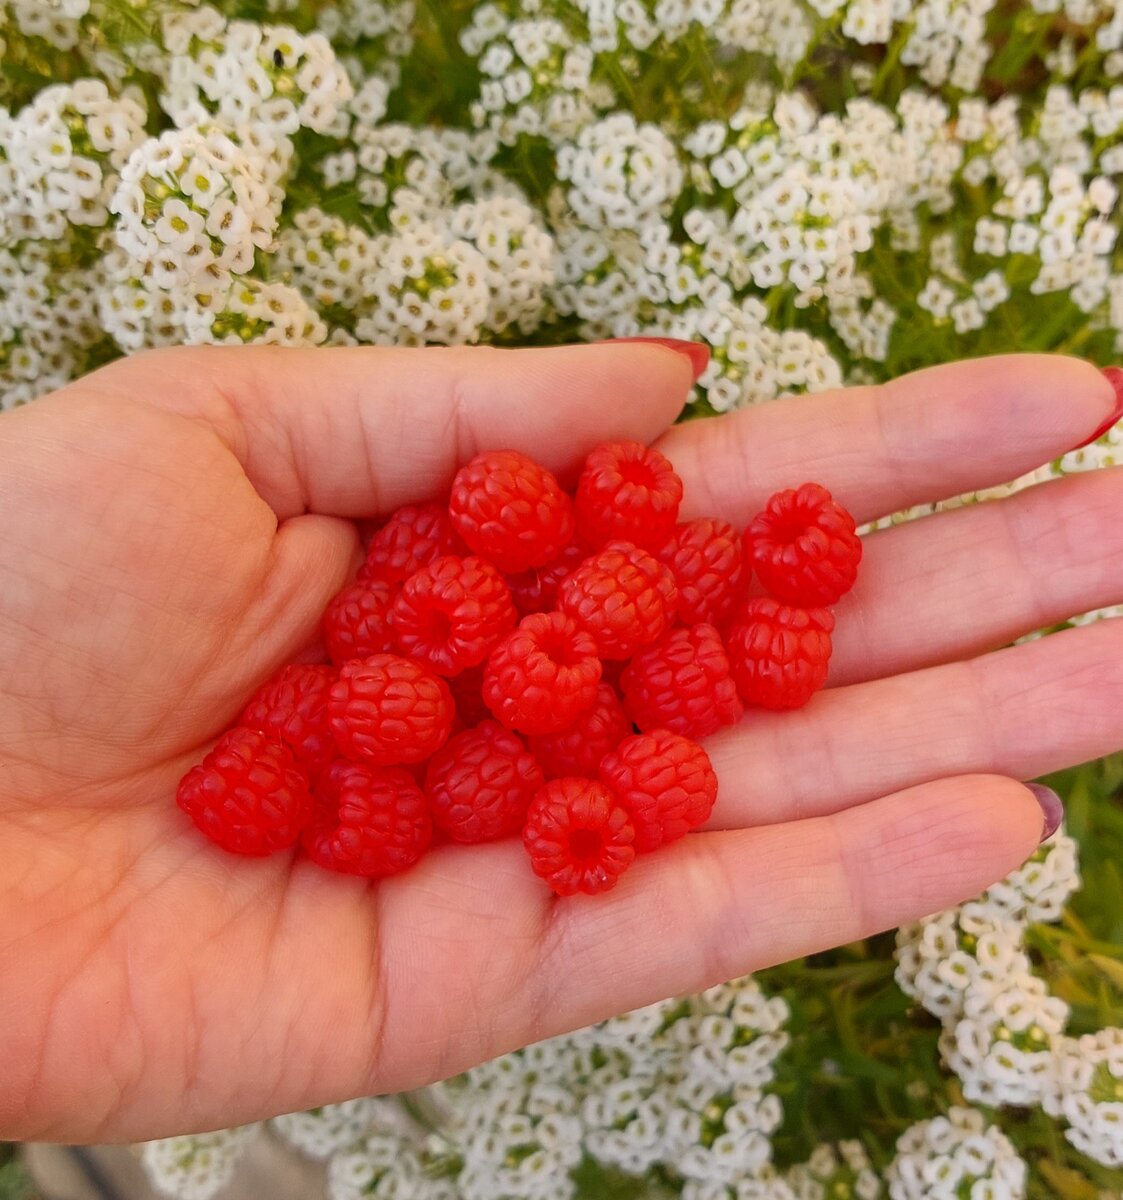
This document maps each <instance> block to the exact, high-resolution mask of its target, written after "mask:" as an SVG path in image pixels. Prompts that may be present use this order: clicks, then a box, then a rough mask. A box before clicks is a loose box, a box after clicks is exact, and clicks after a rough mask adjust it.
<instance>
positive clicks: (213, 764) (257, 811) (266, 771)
mask: <svg viewBox="0 0 1123 1200" xmlns="http://www.w3.org/2000/svg"><path fill="white" fill-rule="evenodd" d="M176 803H177V804H178V805H179V807H180V808H182V809H183V811H184V812H185V813H186V814H187V815H188V816H189V817H190V818H191V819H192V821H194V822H195V825H196V826H197V827H198V828H199V830H200V831H201V832H203V833H204V834H206V836H207V837H208V838H210V840H211V841H212V842H217V843H218V845H220V846H221V847H222V848H223V849H224V850H229V851H231V852H232V853H233V854H249V855H265V854H273V853H274V852H275V851H277V850H287V849H289V848H290V847H291V846H295V845H296V843H297V841H298V840H299V838H300V833H301V830H302V829H303V828H304V827H305V825H307V824H308V822H309V820H310V819H311V816H312V796H311V792H310V791H309V786H308V776H307V775H306V774H305V773H304V772H303V771H301V770H300V768H299V767H298V766H297V765H296V760H295V759H294V758H293V755H292V752H291V751H290V750H289V749H288V747H287V746H284V745H283V744H282V743H281V742H279V741H277V740H276V739H274V738H272V737H270V736H269V735H267V734H265V733H262V732H261V731H260V730H258V729H245V728H243V727H241V726H235V727H234V728H233V729H230V730H228V731H227V732H226V733H224V734H223V735H222V737H221V738H219V740H218V743H217V744H216V745H215V747H214V749H213V750H212V751H211V752H210V753H209V754H208V755H206V757H205V758H204V759H203V761H202V762H201V763H200V764H199V765H198V766H195V767H192V768H191V770H190V771H188V772H187V774H186V775H185V776H184V777H183V779H182V780H181V781H180V784H179V788H178V790H177V791H176Z"/></svg>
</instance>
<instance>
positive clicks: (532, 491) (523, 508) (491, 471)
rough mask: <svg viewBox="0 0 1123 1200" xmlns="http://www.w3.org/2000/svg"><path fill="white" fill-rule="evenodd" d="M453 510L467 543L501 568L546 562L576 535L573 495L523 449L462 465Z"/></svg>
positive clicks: (479, 457)
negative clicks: (567, 492)
mask: <svg viewBox="0 0 1123 1200" xmlns="http://www.w3.org/2000/svg"><path fill="white" fill-rule="evenodd" d="M448 510H449V514H450V516H451V517H452V523H453V525H454V526H455V527H456V530H457V532H458V533H459V534H460V536H461V537H462V538H463V539H464V541H465V542H466V543H467V545H468V546H470V547H471V549H472V550H474V551H475V552H476V553H477V554H479V555H482V556H484V557H485V558H487V559H489V560H490V561H491V562H493V563H494V564H495V565H496V566H497V567H498V568H499V569H500V570H501V571H507V572H511V573H514V572H518V571H526V570H529V569H530V568H531V567H540V566H543V565H544V564H545V563H548V562H549V561H550V560H551V559H553V558H556V557H557V555H558V553H559V552H560V551H561V549H562V547H563V546H565V545H566V543H567V542H568V541H569V540H570V539H571V538H572V537H573V504H572V502H571V501H570V499H569V497H568V496H567V495H566V494H565V492H564V491H562V488H561V485H560V484H559V483H558V481H557V480H556V479H555V478H554V476H553V474H551V472H549V471H547V470H546V468H545V467H544V466H542V465H541V464H540V463H537V462H535V461H534V459H532V458H530V457H528V456H527V455H525V454H523V453H521V452H520V451H518V450H489V451H487V452H486V453H484V454H478V455H476V457H475V458H473V459H472V460H471V462H469V463H466V464H465V465H464V466H463V467H461V468H460V470H459V471H457V473H456V477H455V478H454V479H453V481H452V494H451V496H450V497H449V502H448Z"/></svg>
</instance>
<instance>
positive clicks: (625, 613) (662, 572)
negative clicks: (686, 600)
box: [558, 542, 677, 658]
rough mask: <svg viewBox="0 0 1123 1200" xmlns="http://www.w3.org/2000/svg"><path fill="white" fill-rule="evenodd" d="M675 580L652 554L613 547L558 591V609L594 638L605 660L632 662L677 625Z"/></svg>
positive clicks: (624, 544)
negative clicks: (629, 659) (633, 655)
mask: <svg viewBox="0 0 1123 1200" xmlns="http://www.w3.org/2000/svg"><path fill="white" fill-rule="evenodd" d="M676 599H677V592H676V589H675V577H674V576H673V575H672V574H671V571H670V568H669V567H665V566H664V565H663V564H662V563H661V562H659V560H658V559H657V558H654V557H652V555H650V554H648V552H647V551H646V550H641V549H640V548H639V547H638V546H633V545H632V544H631V543H630V542H609V544H608V545H607V546H605V547H604V549H603V550H598V551H597V553H596V554H594V555H592V557H590V558H587V559H585V561H584V562H583V563H582V564H581V565H580V566H579V567H578V568H577V570H576V571H574V572H573V574H572V575H570V576H569V578H568V579H566V580H565V581H564V582H563V583H562V585H561V587H560V588H558V608H560V609H561V611H562V612H564V613H566V614H567V615H568V616H570V617H572V618H573V620H574V621H576V622H577V624H578V625H580V626H581V627H582V628H583V629H586V630H588V631H589V633H591V634H592V635H593V638H594V640H595V641H596V644H597V651H598V652H599V653H600V655H601V657H602V658H628V657H629V656H630V655H632V654H634V653H635V652H636V651H637V650H638V649H639V648H640V647H641V646H646V645H648V644H649V643H651V642H653V641H655V639H656V638H658V637H661V636H662V634H663V631H664V630H665V629H667V628H668V627H669V626H670V624H671V622H672V621H673V620H674V615H675V601H676Z"/></svg>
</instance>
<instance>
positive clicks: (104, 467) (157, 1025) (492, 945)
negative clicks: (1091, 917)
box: [0, 344, 1123, 1141]
mask: <svg viewBox="0 0 1123 1200" xmlns="http://www.w3.org/2000/svg"><path fill="white" fill-rule="evenodd" d="M690 378H691V371H690V365H689V362H688V360H687V359H686V358H684V357H683V356H681V355H679V354H677V353H675V352H674V351H672V350H668V349H665V348H663V347H659V346H649V345H621V344H617V345H612V344H605V345H599V346H590V347H572V348H560V349H543V350H525V351H490V350H481V349H465V350H380V349H370V348H361V349H339V350H278V349H271V348H252V349H249V348H247V349H198V350H178V351H163V352H154V353H151V354H146V355H141V356H136V357H134V358H132V359H130V360H127V361H123V362H121V363H117V364H114V365H112V366H111V367H109V368H106V369H104V370H103V371H101V372H98V373H97V374H95V375H92V376H89V377H87V378H86V379H84V380H81V381H79V382H78V383H75V384H73V385H71V386H70V387H69V388H67V389H66V390H65V391H64V392H62V393H59V394H57V395H55V396H52V397H47V398H44V399H42V400H39V401H36V402H35V403H34V404H32V405H30V406H28V407H26V408H23V409H19V410H16V411H14V412H12V413H7V414H4V415H3V416H0V563H3V566H4V574H3V581H2V585H0V846H2V847H3V858H2V866H0V962H2V963H3V964H4V966H3V973H4V983H3V986H2V987H0V1063H2V1064H3V1070H2V1074H3V1086H2V1087H0V1138H8V1139H29V1140H64V1141H113V1140H132V1141H135V1140H141V1139H146V1138H152V1137H158V1136H163V1135H168V1134H173V1133H183V1132H187V1131H193V1130H203V1129H210V1128H217V1127H224V1126H230V1125H235V1124H241V1123H243V1122H247V1121H252V1120H255V1119H259V1118H263V1117H266V1116H269V1115H273V1114H277V1113H281V1112H290V1111H296V1110H299V1109H304V1108H309V1107H312V1106H315V1105H319V1104H324V1103H329V1102H333V1101H339V1100H343V1099H346V1098H349V1097H355V1096H360V1095H372V1094H376V1093H381V1092H391V1091H398V1090H401V1089H406V1088H411V1087H415V1086H418V1085H420V1084H423V1083H426V1082H429V1081H432V1080H434V1079H438V1078H442V1077H446V1076H448V1075H450V1074H452V1073H454V1072H457V1071H460V1070H462V1069H464V1068H467V1067H469V1066H471V1065H473V1064H475V1063H479V1062H481V1061H483V1060H485V1059H488V1058H491V1057H493V1056H495V1055H498V1054H500V1053H503V1052H505V1051H508V1050H511V1049H512V1048H514V1047H517V1046H520V1045H525V1044H527V1043H530V1042H532V1041H536V1040H539V1039H541V1038H544V1037H547V1036H550V1035H552V1034H556V1033H560V1032H563V1031H566V1030H570V1029H574V1028H577V1027H580V1026H583V1025H586V1024H589V1023H591V1022H593V1021H595V1020H599V1019H601V1018H604V1017H606V1016H609V1015H611V1014H614V1013H619V1012H623V1011H626V1010H629V1009H632V1008H636V1007H639V1006H641V1005H643V1004H646V1003H649V1002H652V1001H654V1000H657V999H660V998H663V997H667V996H671V995H678V994H682V993H687V992H692V991H696V990H699V989H701V988H703V987H706V986H709V985H711V984H713V983H716V982H718V981H721V980H726V979H731V978H734V977H736V976H739V975H742V974H744V973H746V972H749V971H752V970H756V969H759V968H763V967H765V966H767V965H769V964H773V963H776V962H781V961H785V960H789V959H791V958H794V957H797V956H799V955H803V954H807V953H809V952H812V951H816V950H820V949H823V948H826V947H829V946H834V945H837V944H840V943H843V942H846V941H848V940H851V939H855V938H859V937H862V936H865V935H869V934H872V933H874V932H876V931H880V930H885V929H888V928H892V927H893V926H896V925H898V924H900V923H902V922H905V921H908V920H912V919H915V918H918V917H920V916H922V915H925V914H927V913H931V912H934V911H937V910H939V909H942V908H945V907H947V906H949V905H951V904H954V903H957V902H959V901H961V900H963V899H965V898H968V897H970V896H973V895H976V894H978V893H979V892H980V891H981V890H982V889H983V888H985V887H986V886H987V885H989V884H990V883H992V882H993V881H994V880H996V879H998V878H1000V877H1002V876H1003V875H1004V874H1006V873H1008V872H1009V871H1010V870H1012V869H1013V868H1014V867H1016V866H1017V865H1018V864H1019V863H1021V862H1022V861H1023V860H1024V859H1025V858H1026V856H1027V855H1029V854H1030V853H1031V852H1032V851H1033V849H1034V847H1035V846H1036V845H1037V843H1038V841H1039V839H1040V836H1041V832H1042V812H1041V809H1040V807H1039V806H1038V804H1037V802H1036V801H1035V799H1034V797H1033V795H1032V794H1031V792H1030V791H1029V790H1028V789H1027V788H1025V787H1024V786H1023V785H1022V784H1021V783H1020V782H1018V781H1019V780H1025V779H1032V778H1034V777H1036V776H1038V775H1040V774H1043V773H1045V772H1048V771H1051V770H1055V769H1058V768H1061V767H1064V766H1067V765H1071V764H1074V763H1078V762H1081V761H1085V760H1088V759H1092V758H1095V757H1098V756H1100V755H1102V754H1105V753H1108V752H1110V751H1113V750H1115V749H1117V748H1118V747H1119V746H1120V745H1121V744H1123V705H1121V704H1120V703H1119V701H1120V697H1121V696H1123V624H1121V623H1120V622H1117V621H1104V622H1101V623H1098V624H1097V625H1094V626H1091V627H1087V628H1081V629H1077V630H1072V631H1068V632H1065V633H1062V634H1058V635H1055V636H1052V637H1049V638H1046V639H1044V640H1039V641H1035V642H1030V643H1027V644H1024V645H1020V646H1016V647H1009V646H1008V643H1009V642H1010V641H1011V640H1012V639H1014V638H1015V637H1017V636H1018V635H1019V634H1022V633H1025V632H1028V631H1030V630H1032V629H1035V628H1039V627H1041V626H1043V625H1046V624H1049V623H1051V622H1055V621H1057V620H1060V619H1063V618H1064V617H1067V616H1069V615H1072V614H1075V613H1079V612H1083V611H1087V610H1089V609H1092V608H1096V607H1099V606H1102V605H1106V604H1112V603H1118V602H1120V601H1123V566H1121V565H1120V564H1123V522H1120V521H1119V519H1118V513H1119V511H1120V508H1121V505H1123V475H1121V474H1120V473H1119V472H1117V471H1104V472H1099V473H1097V474H1095V475H1094V476H1081V477H1077V478H1074V479H1070V480H1067V481H1064V482H1060V483H1049V484H1046V485H1043V486H1040V487H1036V488H1033V489H1031V490H1029V491H1026V492H1024V493H1021V494H1019V495H1018V496H1016V497H1014V498H1011V499H1007V500H1002V501H998V502H994V503H991V504H987V505H985V506H982V507H976V508H972V509H964V510H959V511H955V512H952V513H948V514H946V515H943V516H940V517H936V518H932V519H924V520H922V521H919V522H915V523H912V524H909V525H904V526H899V527H896V528H892V529H888V530H885V531H883V532H878V533H876V534H872V535H870V536H869V537H868V538H867V539H866V542H865V559H864V563H863V569H862V574H861V576H860V579H859V582H858V584H857V586H856V587H855V589H854V591H853V592H852V593H851V594H850V595H848V596H846V597H845V598H844V599H843V600H842V601H841V602H840V603H839V604H838V606H837V609H836V616H837V620H838V630H837V636H836V640H835V646H836V648H835V654H834V659H833V662H832V666H831V673H830V679H829V682H828V688H827V690H826V691H824V692H823V693H821V694H820V695H818V696H816V697H815V698H814V699H813V700H812V702H811V704H810V705H809V706H808V707H807V708H806V709H804V710H801V711H800V712H798V713H789V714H770V715H753V716H752V717H751V718H750V719H746V721H745V722H744V723H743V724H742V725H741V726H739V727H738V728H736V729H733V730H728V731H725V732H723V733H722V734H720V735H718V736H716V737H714V738H712V739H710V740H709V741H708V743H707V748H708V749H709V751H710V753H711V755H712V757H713V760H714V764H715V766H716V768H717V771H718V775H719V779H720V787H721V792H720V798H719V801H718V804H717V807H716V809H715V811H714V814H713V817H712V819H711V821H710V822H709V825H708V827H707V829H706V830H705V831H702V832H698V833H696V834H692V835H690V836H689V837H688V838H686V839H685V840H684V841H682V842H680V843H677V844H675V845H674V846H671V847H667V848H665V849H663V850H661V851H659V852H656V853H654V854H651V855H647V856H645V857H643V858H641V859H640V860H638V861H637V862H636V864H635V865H634V867H633V868H632V870H631V871H630V872H629V873H628V874H626V875H625V876H624V877H623V878H622V879H621V881H620V883H619V885H618V886H617V887H616V889H615V890H614V891H612V892H610V893H608V894H605V895H602V896H594V897H585V896H577V897H572V898H558V897H555V896H553V895H552V894H551V893H550V892H549V890H548V889H547V888H546V887H545V886H544V885H543V884H542V883H541V881H539V880H538V879H536V878H535V877H534V875H533V874H532V873H531V871H530V869H529V866H528V863H527V861H526V859H525V857H524V853H523V851H522V848H521V846H519V845H518V843H517V842H508V843H501V844H495V845H490V846H483V847H450V846H446V847H443V848H441V849H438V850H435V851H434V852H432V853H431V854H430V855H428V856H427V857H426V858H425V859H424V860H423V861H422V862H421V864H420V865H419V866H418V867H416V868H415V869H414V870H412V871H411V872H409V873H407V874H405V875H402V876H400V877H398V878H395V879H393V880H387V881H383V882H378V883H370V882H366V881H363V880H358V879H354V878H348V877H344V876H340V875H334V874H330V873H328V872H325V871H323V870H321V869H320V868H318V867H316V866H314V865H312V864H310V863H308V862H307V861H304V860H300V859H299V858H298V857H296V856H294V855H292V854H281V855H278V856H275V857H273V858H270V859H266V860H256V859H241V858H235V857H233V856H230V855H227V854H225V853H224V852H222V851H220V850H218V849H217V848H215V847H214V846H212V845H211V844H209V843H208V842H206V841H205V840H204V839H203V838H202V837H201V836H200V835H199V834H198V833H197V832H196V831H195V829H194V828H193V826H192V825H191V823H190V822H189V821H188V819H187V818H186V817H185V816H184V815H183V814H182V813H181V812H180V811H179V810H178V809H177V808H176V806H175V804H174V794H175V787H176V783H177V781H178V780H179V778H180V777H181V776H182V774H183V773H184V771H185V770H186V769H187V768H188V767H189V766H190V765H191V764H192V763H194V762H195V761H197V760H198V759H199V758H200V757H201V756H202V754H203V753H205V752H206V750H207V749H208V748H209V747H210V745H212V744H213V742H214V740H215V739H216V737H217V736H218V735H219V733H220V732H221V731H222V730H223V728H224V727H225V726H226V725H228V724H229V722H230V721H231V720H232V719H233V718H234V716H235V715H236V714H237V712H238V710H239V709H240V707H241V706H242V704H243V703H244V701H245V700H246V698H247V697H248V695H249V694H250V693H251V692H252V691H253V689H254V688H255V687H256V686H257V685H258V684H259V683H260V682H261V681H262V680H263V679H264V678H265V677H267V676H268V675H269V674H270V673H271V672H273V671H274V670H275V669H276V668H277V667H278V666H280V665H281V664H283V663H285V662H287V661H290V660H292V659H293V658H296V657H298V656H300V655H301V654H303V653H305V652H306V650H307V647H308V646H309V644H310V643H311V642H313V641H314V640H315V637H316V630H317V623H318V618H319V615H320V613H321V612H322V610H323V608H324V605H325V604H326V603H327V601H328V600H329V599H330V597H331V596H332V595H333V594H334V593H335V592H336V591H337V590H338V589H339V588H340V587H341V586H342V585H343V584H344V582H345V581H346V580H347V579H348V578H349V576H350V574H351V573H352V572H353V570H354V568H355V566H356V565H357V563H358V561H359V556H360V544H361V543H360V536H359V532H358V528H357V526H356V524H355V523H354V522H355V520H356V519H359V518H365V517H372V516H377V515H378V514H385V513H388V512H389V511H391V510H392V509H393V508H395V507H396V506H398V505H400V504H404V503H407V502H410V501H417V500H422V499H428V498H432V497H436V496H439V495H440V493H441V492H442V490H443V489H445V488H447V486H448V484H449V481H450V479H451V477H452V475H453V473H454V471H455V469H456V466H457V465H458V464H459V463H461V462H463V461H465V460H466V459H467V458H469V457H470V456H471V455H472V454H474V453H475V452H477V451H478V450H481V449H486V448H496V447H501V446H515V447H517V448H519V449H522V450H524V451H526V452H528V453H530V454H532V455H535V456H536V457H539V458H540V459H542V460H543V461H544V462H546V463H547V464H548V465H550V466H551V467H553V468H555V469H558V470H559V471H562V472H567V471H572V469H573V468H574V467H575V466H576V465H577V464H578V463H579V461H580V459H581V457H582V455H583V453H584V451H586V450H587V449H588V448H589V447H590V446H591V445H592V444H593V443H595V442H597V441H599V440H602V439H605V438H620V437H629V438H636V439H638V440H641V441H645V442H654V443H656V444H657V445H659V446H660V448H661V449H663V450H664V451H665V452H666V453H667V455H668V456H669V457H670V458H671V460H672V461H673V462H674V463H675V465H676V466H677V467H678V469H679V471H680V473H681V474H682V476H683V478H684V481H685V486H686V495H687V502H686V508H685V510H684V513H683V515H684V516H697V515H702V514H713V515H719V516H723V517H726V518H728V519H729V520H732V521H734V522H737V523H740V524H744V523H745V522H746V520H747V519H748V518H749V517H750V516H751V515H752V514H753V513H754V512H755V511H757V510H758V509H759V508H760V507H761V506H762V504H763V502H764V500H765V499H766V498H767V496H768V495H769V494H770V493H771V492H773V491H775V490H777V489H779V488H782V487H787V486H794V485H796V484H798V483H801V482H804V481H805V480H809V479H814V480H817V481H819V482H821V483H823V484H825V485H826V486H827V487H828V488H830V489H831V490H832V491H833V492H834V493H835V494H836V495H837V497H838V498H839V499H840V500H841V501H842V502H843V503H844V504H846V505H847V506H848V507H849V508H850V509H851V511H852V512H853V513H854V515H855V517H856V518H857V519H858V520H859V521H860V522H862V521H866V520H869V519H871V518H874V517H876V516H879V515H882V514H885V513H889V512H893V511H896V510H899V509H901V508H904V507H906V506H909V505H913V504H917V503H921V502H924V501H929V500H935V499H937V498H940V497H946V496H952V495H956V494H958V493H961V492H963V491H965V490H968V489H976V488H980V487H983V486H987V485H991V484H994V483H998V482H1001V481H1004V480H1007V479H1011V478H1014V477H1016V476H1018V475H1020V474H1021V473H1023V472H1025V471H1027V470H1029V469H1031V468H1033V467H1036V466H1037V465H1039V464H1041V463H1043V462H1046V461H1048V460H1050V459H1052V458H1055V457H1057V456H1058V455H1060V454H1062V453H1064V452H1065V451H1066V450H1068V449H1070V448H1071V447H1072V446H1074V445H1076V444H1077V443H1079V442H1081V441H1082V440H1084V439H1085V438H1086V437H1087V436H1088V435H1089V434H1090V433H1091V432H1092V431H1093V430H1094V429H1095V428H1096V427H1097V426H1098V425H1100V424H1101V422H1102V421H1103V420H1104V419H1105V417H1106V416H1107V415H1108V413H1109V412H1110V411H1111V408H1112V404H1113V396H1112V391H1111V388H1110V387H1109V386H1108V384H1107V383H1106V382H1105V381H1104V380H1103V379H1102V378H1101V376H1100V375H1099V374H1098V373H1097V372H1096V371H1095V369H1094V368H1092V367H1090V366H1089V365H1087V364H1085V363H1081V362H1078V361H1076V360H1072V359H1064V358H1042V357H1031V356H1019V357H1010V358H1002V359H989V360H980V361H975V362H968V363H959V364H953V365H949V366H945V367H938V368H933V369H931V370H928V371H924V372H921V373H919V374H916V375H912V376H909V377H905V378H902V379H900V380H898V381H896V382H894V383H891V384H888V385H885V386H882V387H878V388H860V389H853V390H851V391H849V392H846V393H842V392H836V393H828V394H822V395H818V396H815V397H800V398H797V399H791V400H782V401H778V402H776V403H775V404H772V405H768V406H763V407H759V408H755V409H750V410H746V411H744V412H742V413H740V414H737V415H735V416H731V417H727V418H719V419H714V420H712V421H707V422H696V423H690V424H688V425H686V426H679V427H675V428H668V427H669V426H670V424H671V422H672V421H673V419H674V417H675V416H676V415H677V414H678V412H679V411H680V406H681V404H682V402H683V400H684V398H685V396H686V393H687V389H688V386H689V383H690ZM1003 646H1006V647H1007V648H1005V649H998V648H999V647H1003ZM992 651H993V652H992Z"/></svg>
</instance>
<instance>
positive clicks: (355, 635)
mask: <svg viewBox="0 0 1123 1200" xmlns="http://www.w3.org/2000/svg"><path fill="white" fill-rule="evenodd" d="M394 594H395V587H394V585H393V584H389V583H383V582H382V581H381V580H378V579H359V580H356V581H355V582H354V583H351V584H348V585H347V587H345V588H344V589H343V591H341V592H340V593H339V595H338V596H336V597H335V599H334V600H332V601H331V603H330V604H329V605H328V606H327V608H326V609H325V610H324V642H325V644H326V645H327V648H328V654H330V655H331V661H332V662H333V663H335V664H336V666H340V667H341V666H342V665H343V664H344V663H345V662H350V661H351V660H352V659H353V658H369V657H370V656H371V655H372V654H384V653H385V652H386V651H388V650H389V649H391V647H392V645H393V639H392V638H391V636H390V606H391V605H392V604H393V603H394Z"/></svg>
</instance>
